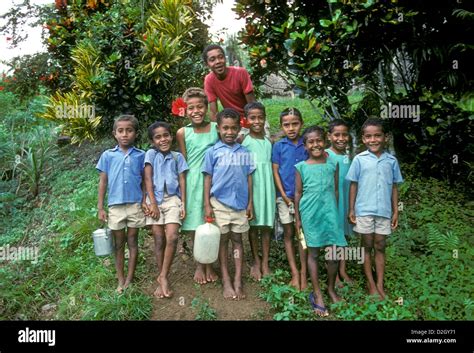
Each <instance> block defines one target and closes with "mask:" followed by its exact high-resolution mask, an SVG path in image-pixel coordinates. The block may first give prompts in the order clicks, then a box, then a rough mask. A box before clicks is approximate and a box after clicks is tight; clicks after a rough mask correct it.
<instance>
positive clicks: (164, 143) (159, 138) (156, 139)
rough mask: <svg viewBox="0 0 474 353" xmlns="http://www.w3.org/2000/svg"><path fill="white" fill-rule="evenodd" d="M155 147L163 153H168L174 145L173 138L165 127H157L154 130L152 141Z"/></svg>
mask: <svg viewBox="0 0 474 353" xmlns="http://www.w3.org/2000/svg"><path fill="white" fill-rule="evenodd" d="M151 142H152V144H153V146H154V147H155V148H157V149H158V150H159V151H161V152H168V151H169V150H170V149H171V144H172V143H173V136H171V134H170V132H169V131H168V130H167V129H165V128H164V127H157V128H156V129H154V130H153V138H152V140H151Z"/></svg>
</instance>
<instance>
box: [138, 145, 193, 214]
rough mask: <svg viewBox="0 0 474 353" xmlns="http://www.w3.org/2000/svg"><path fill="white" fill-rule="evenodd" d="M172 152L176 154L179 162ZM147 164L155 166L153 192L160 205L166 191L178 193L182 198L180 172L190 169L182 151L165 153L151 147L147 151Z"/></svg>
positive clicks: (170, 193) (169, 193)
mask: <svg viewBox="0 0 474 353" xmlns="http://www.w3.org/2000/svg"><path fill="white" fill-rule="evenodd" d="M172 153H174V154H175V156H176V160H177V163H176V160H175V157H173V154H172ZM145 164H150V165H151V167H152V168H153V192H154V194H155V198H156V202H158V204H159V205H160V204H161V203H162V202H163V198H164V196H165V193H166V194H168V195H169V196H172V195H178V197H180V198H181V191H180V189H179V174H181V173H184V172H185V171H187V170H188V169H189V167H188V164H187V163H186V160H185V159H184V157H183V155H182V154H181V153H179V152H170V153H167V154H166V155H163V153H161V152H159V151H157V150H155V149H151V150H148V151H146V154H145Z"/></svg>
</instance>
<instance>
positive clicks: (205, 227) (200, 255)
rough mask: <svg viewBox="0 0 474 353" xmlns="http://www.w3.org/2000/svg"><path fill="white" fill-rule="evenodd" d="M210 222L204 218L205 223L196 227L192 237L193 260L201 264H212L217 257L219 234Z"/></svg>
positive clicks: (210, 219)
mask: <svg viewBox="0 0 474 353" xmlns="http://www.w3.org/2000/svg"><path fill="white" fill-rule="evenodd" d="M212 221H213V219H212V218H206V223H204V224H201V225H200V226H198V227H197V228H196V233H195V235H194V248H193V254H194V259H195V260H196V261H197V262H199V263H201V264H212V263H213V262H215V261H216V260H217V258H218V257H219V243H220V241H221V232H220V231H219V228H217V227H216V226H215V225H214V224H212V223H211V222H212Z"/></svg>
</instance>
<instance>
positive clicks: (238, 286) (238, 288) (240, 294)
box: [234, 281, 245, 300]
mask: <svg viewBox="0 0 474 353" xmlns="http://www.w3.org/2000/svg"><path fill="white" fill-rule="evenodd" d="M234 289H235V294H236V298H235V299H237V300H241V299H245V293H244V288H243V287H242V281H236V282H234Z"/></svg>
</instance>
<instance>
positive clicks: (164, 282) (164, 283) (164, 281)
mask: <svg viewBox="0 0 474 353" xmlns="http://www.w3.org/2000/svg"><path fill="white" fill-rule="evenodd" d="M158 283H159V284H160V286H161V291H162V293H163V295H164V296H165V297H166V298H171V297H172V296H173V291H172V290H171V289H170V287H169V283H168V278H166V277H165V276H160V277H158Z"/></svg>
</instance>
